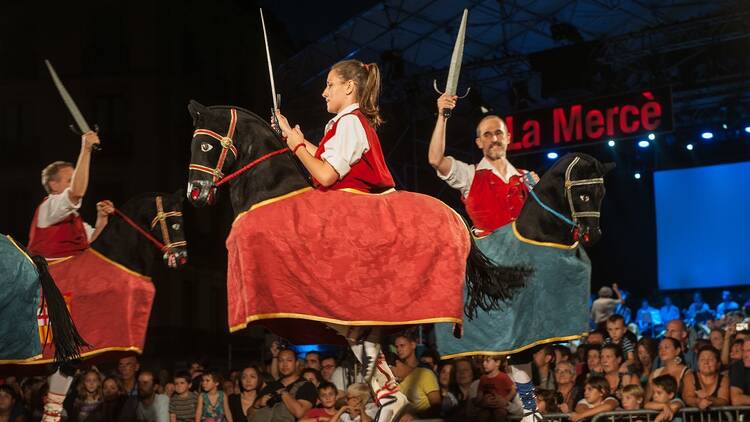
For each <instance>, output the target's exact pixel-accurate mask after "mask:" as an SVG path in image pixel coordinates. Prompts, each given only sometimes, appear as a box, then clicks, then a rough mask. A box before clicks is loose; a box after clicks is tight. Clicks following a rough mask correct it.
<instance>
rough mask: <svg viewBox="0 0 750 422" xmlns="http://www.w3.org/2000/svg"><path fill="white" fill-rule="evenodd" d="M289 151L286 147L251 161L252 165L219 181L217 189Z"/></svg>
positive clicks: (247, 165) (249, 164)
mask: <svg viewBox="0 0 750 422" xmlns="http://www.w3.org/2000/svg"><path fill="white" fill-rule="evenodd" d="M288 151H289V148H287V147H284V148H281V149H277V150H276V151H271V152H269V153H268V154H266V155H264V156H262V157H260V158H258V159H256V160H253V161H251V162H250V163H248V164H245V165H244V166H242V168H240V169H239V170H237V171H235V172H233V173H232V174H228V175H226V176H224V177H222V179H221V180H219V181H218V182H217V183H216V187H219V186H221V185H223V184H224V183H227V182H228V181H230V180H232V179H234V178H235V177H237V176H239V175H240V174H242V173H244V172H246V171H247V170H250V169H251V168H253V167H255V166H257V165H258V164H260V163H262V162H263V161H266V160H267V159H269V158H271V157H273V156H275V155H279V154H283V153H285V152H288Z"/></svg>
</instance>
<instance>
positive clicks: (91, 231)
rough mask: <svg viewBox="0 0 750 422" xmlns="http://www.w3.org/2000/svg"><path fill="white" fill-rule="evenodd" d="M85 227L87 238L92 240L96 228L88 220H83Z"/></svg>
mask: <svg viewBox="0 0 750 422" xmlns="http://www.w3.org/2000/svg"><path fill="white" fill-rule="evenodd" d="M83 229H84V230H85V231H86V240H88V241H89V242H91V236H93V235H94V228H93V227H91V225H90V224H89V223H87V222H85V221H84V222H83Z"/></svg>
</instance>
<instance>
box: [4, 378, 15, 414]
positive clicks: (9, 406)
mask: <svg viewBox="0 0 750 422" xmlns="http://www.w3.org/2000/svg"><path fill="white" fill-rule="evenodd" d="M17 401H18V394H17V393H16V391H15V390H14V389H13V387H11V386H10V385H8V384H3V385H0V415H5V416H10V412H11V411H12V410H13V407H14V406H15V405H16V402H17Z"/></svg>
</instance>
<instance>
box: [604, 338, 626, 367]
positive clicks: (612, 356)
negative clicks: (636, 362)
mask: <svg viewBox="0 0 750 422" xmlns="http://www.w3.org/2000/svg"><path fill="white" fill-rule="evenodd" d="M600 356H601V361H602V369H604V373H605V374H613V373H616V372H617V371H619V370H620V365H622V362H623V360H624V358H623V354H622V346H620V345H619V344H614V343H609V344H606V345H604V347H602V351H601V355H600Z"/></svg>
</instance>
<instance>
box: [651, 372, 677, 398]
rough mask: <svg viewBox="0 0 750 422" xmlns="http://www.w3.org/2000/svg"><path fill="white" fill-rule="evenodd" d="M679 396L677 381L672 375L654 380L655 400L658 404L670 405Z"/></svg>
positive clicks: (661, 376)
mask: <svg viewBox="0 0 750 422" xmlns="http://www.w3.org/2000/svg"><path fill="white" fill-rule="evenodd" d="M675 394H677V381H675V379H674V377H673V376H671V375H668V374H667V375H659V376H658V377H656V378H654V396H653V400H654V401H655V402H657V403H669V402H670V401H671V400H672V399H674V396H675Z"/></svg>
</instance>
